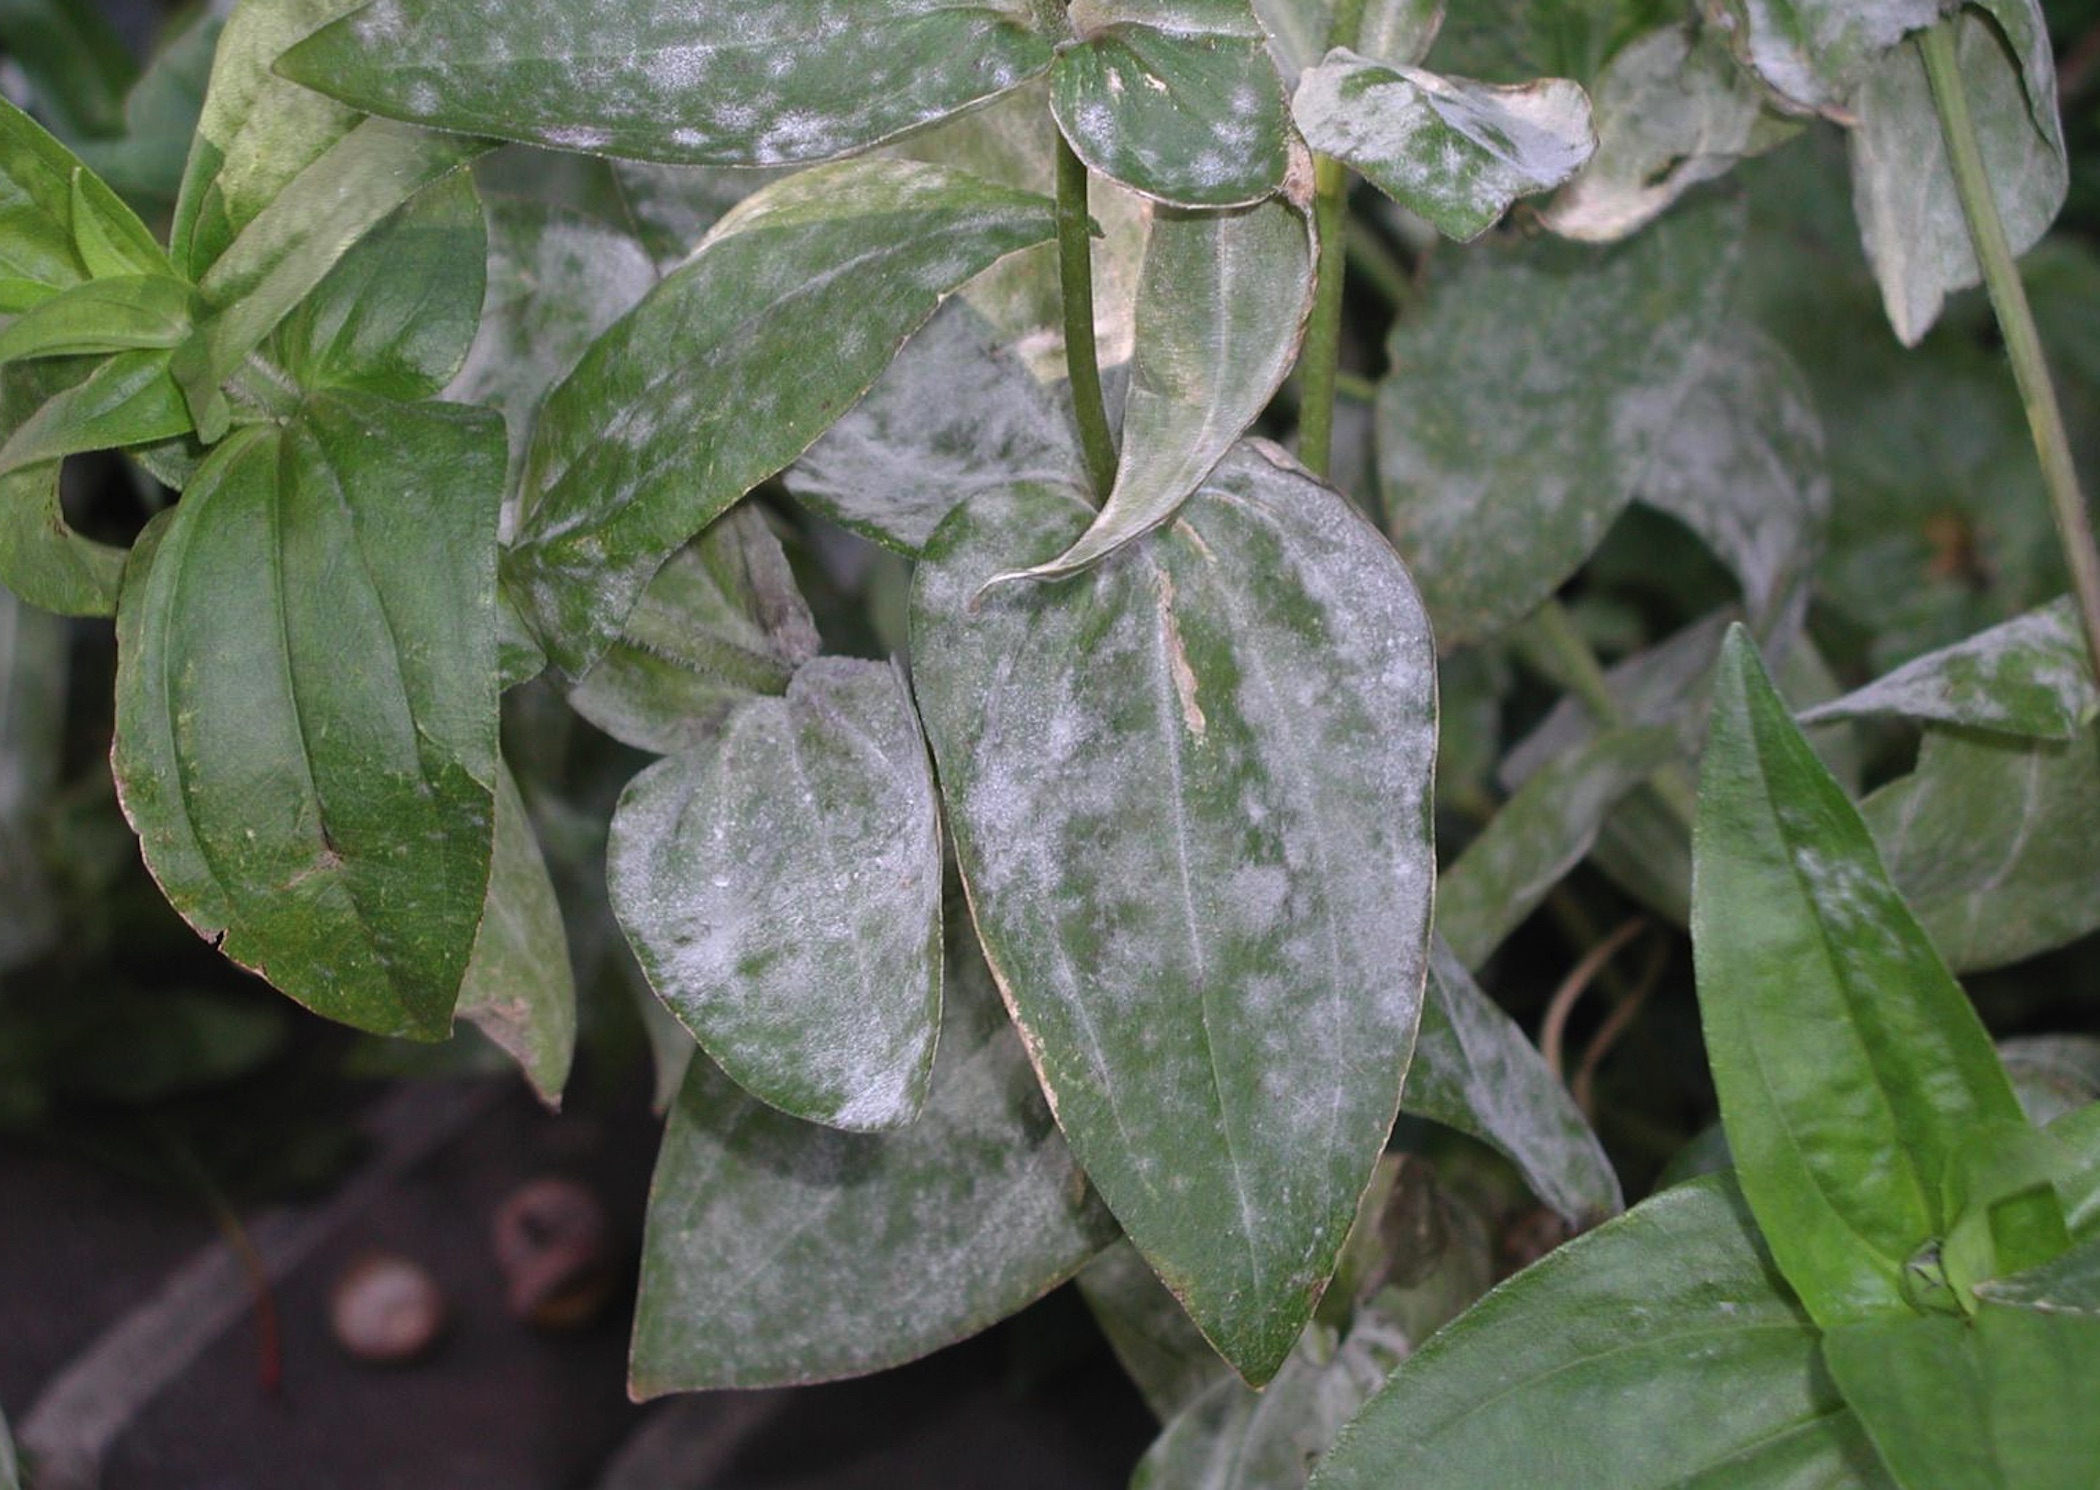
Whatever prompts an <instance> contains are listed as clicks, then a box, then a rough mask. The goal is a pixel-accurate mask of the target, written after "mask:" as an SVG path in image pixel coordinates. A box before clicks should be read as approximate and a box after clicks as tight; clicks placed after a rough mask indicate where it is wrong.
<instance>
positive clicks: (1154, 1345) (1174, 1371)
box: [1072, 1241, 1233, 1423]
mask: <svg viewBox="0 0 2100 1490" xmlns="http://www.w3.org/2000/svg"><path fill="white" fill-rule="evenodd" d="M1072 1281H1073V1283H1074V1284H1076V1285H1077V1286H1078V1288H1079V1294H1080V1297H1081V1298H1083V1299H1085V1300H1086V1306H1087V1309H1088V1310H1089V1311H1090V1312H1091V1313H1092V1314H1093V1316H1094V1322H1095V1323H1096V1324H1098V1325H1099V1326H1100V1327H1101V1333H1102V1334H1103V1335H1104V1336H1106V1337H1107V1339H1108V1343H1109V1347H1110V1349H1112V1350H1113V1351H1115V1354H1116V1363H1117V1364H1118V1365H1120V1366H1121V1367H1122V1368H1123V1371H1124V1374H1125V1375H1127V1376H1128V1377H1129V1378H1130V1380H1131V1384H1132V1385H1133V1386H1135V1387H1136V1388H1137V1389H1138V1391H1139V1393H1140V1394H1142V1395H1143V1397H1144V1399H1145V1405H1146V1406H1147V1407H1149V1408H1151V1409H1152V1415H1153V1416H1154V1417H1156V1418H1158V1419H1159V1420H1160V1421H1161V1422H1162V1423H1164V1422H1166V1421H1167V1420H1168V1419H1169V1418H1172V1417H1173V1416H1174V1415H1175V1414H1177V1413H1179V1412H1180V1411H1181V1410H1182V1409H1183V1408H1185V1407H1187V1406H1188V1405H1189V1404H1190V1403H1192V1402H1194V1401H1195V1400H1196V1399H1197V1398H1199V1397H1201V1396H1202V1395H1203V1394H1204V1393H1206V1392H1207V1391H1209V1390H1210V1388H1212V1387H1213V1386H1215V1385H1217V1384H1218V1383H1219V1382H1221V1381H1229V1380H1231V1379H1233V1377H1232V1368H1231V1367H1230V1366H1228V1365H1226V1364H1225V1362H1224V1361H1222V1360H1220V1359H1219V1357H1218V1353H1217V1352H1216V1351H1215V1350H1212V1349H1211V1348H1210V1342H1209V1341H1208V1340H1206V1339H1204V1338H1203V1332H1202V1331H1201V1330H1199V1329H1197V1328H1196V1327H1195V1326H1194V1325H1193V1324H1191V1323H1189V1317H1188V1315H1187V1314H1186V1313H1185V1312H1183V1310H1182V1307H1181V1305H1180V1304H1178V1303H1176V1302H1175V1300H1174V1295H1173V1294H1171V1293H1169V1292H1167V1286H1166V1285H1165V1284H1164V1283H1162V1282H1160V1281H1159V1275H1158V1274H1157V1273H1155V1272H1153V1271H1152V1266H1151V1264H1150V1263H1148V1262H1146V1261H1145V1255H1144V1253H1142V1252H1140V1251H1138V1249H1137V1248H1135V1247H1133V1246H1131V1245H1130V1243H1129V1242H1128V1241H1120V1242H1117V1243H1116V1244H1115V1245H1114V1246H1112V1247H1109V1248H1107V1249H1106V1250H1105V1251H1103V1252H1102V1253H1101V1255H1100V1256H1098V1257H1096V1258H1095V1259H1094V1260H1093V1261H1092V1262H1090V1263H1088V1264H1087V1265H1086V1266H1085V1267H1083V1268H1081V1269H1080V1270H1079V1272H1078V1274H1077V1276H1075V1277H1074V1278H1073V1280H1072Z"/></svg>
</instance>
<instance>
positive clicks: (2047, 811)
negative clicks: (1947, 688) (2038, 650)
mask: <svg viewBox="0 0 2100 1490" xmlns="http://www.w3.org/2000/svg"><path fill="white" fill-rule="evenodd" d="M1860 810H1861V812H1862V813H1863V814H1864V816H1865V817H1866V820H1867V826H1868V827H1869V828H1870V829H1871V830H1872V831H1873V834H1874V838H1875V841H1876V843H1878V844H1879V845H1880V849H1881V853H1882V857H1883V859H1884V861H1885V862H1886V863H1887V865H1888V869H1889V877H1890V878H1891V879H1893V880H1894V881H1895V882H1896V885H1897V887H1898V888H1899V889H1901V890H1902V891H1903V896H1904V899H1905V900H1906V901H1908V902H1909V903H1910V905H1911V907H1912V909H1913V910H1915V911H1916V913H1917V916H1918V919H1919V920H1920V921H1921V922H1923V923H1924V925H1925V929H1926V931H1927V932H1928V933H1929V934H1930V935H1931V937H1932V941H1933V945H1934V946H1936V947H1938V948H1939V950H1940V954H1941V955H1942V956H1944V957H1945V958H1946V959H1947V961H1948V962H1949V963H1950V964H1951V965H1952V966H1954V967H1956V968H1959V969H1962V970H1964V971H1974V970H1976V969H1980V968H1988V967H1998V966H2001V965H2003V964H2005V963H2009V962H2017V961H2019V960H2020V959H2021V958H2024V957H2031V956H2033V955H2034V954H2036V953H2037V952H2045V951H2048V950H2049V949H2050V948H2052V947H2060V946H2062V945H2064V944H2065V943H2067V942H2069V941H2072V940H2074V939H2075V938H2077V937H2080V936H2083V935H2085V933H2087V932H2088V931H2091V930H2092V929H2093V928H2095V927H2096V926H2100V881H2096V878H2095V876H2094V875H2093V874H2092V873H2091V869H2092V854H2091V846H2092V844H2093V843H2095V842H2096V841H2100V733H2096V732H2095V731H2094V730H2093V729H2091V728H2088V729H2087V730H2086V731H2085V732H2084V733H2083V734H2081V735H2079V736H2078V737H2077V738H2076V739H2074V740H2068V741H2064V742H2062V743H2058V742H2054V741H2046V740H2013V739H2007V738H2005V737H2003V736H1993V735H1987V734H1980V733H1972V732H1969V731H1966V730H1959V729H1928V730H1927V731H1926V732H1925V742H1924V744H1923V746H1922V747H1921V748H1920V749H1919V752H1918V764H1917V768H1916V769H1915V770H1914V771H1912V772H1911V774H1910V775H1908V776H1905V777H1903V778H1901V779H1900V780H1897V781H1893V782H1891V783H1889V784H1888V785H1887V786H1885V787H1883V788H1882V789H1881V790H1879V791H1877V792H1875V793H1874V794H1873V795H1872V796H1871V797H1868V798H1867V800H1866V801H1865V802H1864V803H1862V804H1861V807H1860Z"/></svg>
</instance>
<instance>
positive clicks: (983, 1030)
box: [628, 905, 1116, 1398]
mask: <svg viewBox="0 0 2100 1490" xmlns="http://www.w3.org/2000/svg"><path fill="white" fill-rule="evenodd" d="M946 920H947V926H948V937H947V943H948V972H947V979H946V986H947V997H946V998H945V999H944V1000H943V1009H942V1016H941V1036H940V1059H939V1061H938V1063H937V1064H936V1066H935V1069H934V1073H933V1085H932V1088H931V1089H930V1090H929V1092H928V1094H927V1099H926V1106H925V1109H924V1110H923V1111H922V1112H921V1113H920V1115H919V1120H918V1121H917V1122H915V1123H913V1124H912V1125H911V1126H910V1127H908V1128H902V1129H899V1130H897V1131H896V1132H893V1133H846V1132H841V1131H839V1130H838V1129H833V1128H820V1127H817V1126H815V1125H814V1124H810V1123H804V1122H801V1121H798V1120H797V1119H795V1118H791V1117H788V1116H786V1115H785V1114H783V1113H780V1112H776V1111H774V1110H773V1109H772V1108H769V1107H767V1106H765V1105H764V1104H762V1103H760V1102H759V1101H758V1100H757V1099H756V1098H754V1097H750V1096H747V1095H746V1094H745V1093H744V1092H743V1091H741V1090H740V1089H739V1088H738V1087H737V1086H735V1085H734V1084H733V1083H732V1082H731V1081H730V1080H729V1079H728V1078H727V1077H725V1076H724V1075H722V1073H721V1072H720V1071H718V1070H716V1069H715V1068H714V1066H713V1065H711V1064H710V1063H709V1062H708V1061H707V1060H706V1059H705V1058H704V1057H703V1058H701V1059H699V1060H695V1061H694V1062H693V1064H692V1067H691V1070H690V1071H689V1073H688V1074H687V1076H686V1080H685V1086H684V1088H683V1089H682V1090H681V1091H680V1093H679V1096H678V1103H677V1105H676V1106H675V1107H674V1108H673V1109H672V1112H671V1121H670V1126H669V1127H668V1128H667V1129H666V1130H665V1133H664V1142H663V1147H662V1149H661V1150H660V1151H659V1153H658V1155H657V1160H656V1178H655V1180H654V1182H653V1183H652V1185H651V1187H650V1197H649V1221H648V1228H647V1230H646V1232H645V1233H644V1235H643V1239H642V1282H641V1297H640V1298H639V1299H638V1300H637V1302H636V1304H635V1323H634V1347H633V1354H632V1356H631V1358H630V1365H629V1370H628V1381H629V1390H630V1391H632V1392H633V1394H634V1395H635V1396H637V1397H641V1398H647V1397H654V1396H658V1395H660V1394H662V1393H664V1392H673V1391H688V1390H693V1389H697V1388H704V1387H705V1388H712V1387H730V1386H738V1387H751V1386H770V1385H784V1384H790V1383H798V1382H808V1381H822V1380H827V1379H830V1378H833V1377H839V1376H851V1375H856V1374H859V1373H861V1372H866V1371H878V1370H881V1369H883V1368H884V1367H888V1366H894V1365H899V1364H901V1363H902V1362H904V1361H907V1360H911V1359H913V1358H915V1357H917V1356H921V1355H924V1354H926V1353H927V1352H929V1351H932V1350H937V1349H939V1348H940V1347H941V1346H943V1345H948V1344H952V1343H953V1342H954V1341H956V1340H960V1339H963V1338H964V1337H966V1336H968V1335H972V1334H975V1333H976V1332H977V1331H979V1330H981V1329H983V1328H985V1327H986V1326H987V1325H990V1324H992V1323H994V1322H995V1321H997V1320H999V1319H1003V1318H1004V1317H1005V1316H1007V1315H1009V1314H1012V1313H1013V1312H1015V1311H1016V1310H1018V1309H1020V1308H1021V1307H1022V1306H1024V1305H1026V1304H1029V1303H1032V1302H1034V1300H1035V1299H1037V1298H1038V1297H1040V1296H1041V1295H1042V1294H1044V1293H1047V1292H1048V1291H1049V1290H1050V1289H1051V1288H1053V1287H1055V1286H1056V1285H1057V1284H1059V1283H1061V1282H1063V1281H1064V1280H1065V1279H1066V1278H1068V1277H1070V1276H1071V1274H1072V1273H1073V1272H1074V1271H1076V1270H1077V1269H1078V1268H1079V1266H1080V1265H1081V1264H1082V1263H1084V1262H1085V1261H1086V1260H1087V1259H1088V1258H1089V1257H1091V1256H1093V1255H1094V1253H1096V1252H1098V1251H1099V1250H1100V1249H1101V1248H1102V1247H1104V1246H1106V1245H1108V1243H1109V1242H1111V1241H1113V1240H1114V1238H1115V1234H1116V1233H1115V1222H1114V1221H1113V1220H1111V1219H1110V1218H1109V1215H1108V1213H1107V1212H1106V1211H1105V1210H1104V1209H1103V1208H1102V1206H1101V1204H1100V1202H1099V1201H1097V1200H1096V1199H1095V1198H1094V1197H1093V1195H1092V1193H1091V1192H1090V1191H1089V1190H1088V1189H1087V1185H1086V1177H1085V1176H1084V1175H1082V1174H1081V1173H1080V1171H1079V1168H1078V1166H1077V1165H1076V1164H1074V1163H1073V1161H1072V1156H1071V1154H1070V1153H1069V1152H1068V1151H1067V1150H1066V1148H1065V1145H1064V1141H1063V1140H1062V1139H1061V1138H1060V1137H1059V1136H1058V1133H1057V1126H1056V1124H1055V1122H1054V1121H1053V1120H1052V1118H1051V1116H1050V1111H1049V1109H1048V1108H1047V1107H1046V1106H1045V1105H1044V1103H1043V1097H1042V1093H1041V1092H1040V1091H1039V1090H1038V1089H1037V1087H1036V1083H1035V1076H1034V1073H1033V1072H1031V1071H1030V1070H1029V1067H1028V1058H1027V1056H1026V1055H1025V1054H1024V1053H1023V1051H1022V1048H1021V1042H1020V1040H1019V1039H1017V1038H1016V1037H1015V1035H1014V1031H1013V1027H1012V1026H1011V1025H1010V1024H1009V1023H1008V1022H1007V1019H1006V1014H1005V1011H1004V1010H1003V1009H1002V1008H1001V1007H1000V1004H999V999H998V995H997V994H996V993H995V992H994V990H993V988H992V981H991V977H990V975H989V974H988V973H987V972H986V970H985V966H984V960H983V958H982V956H980V955H979V953H978V951H977V947H976V941H975V938H974V937H972V935H971V933H970V929H969V917H968V915H967V914H966V913H964V911H963V909H962V907H961V906H960V905H956V906H954V907H952V909H951V911H950V913H949V915H948V916H947V918H946Z"/></svg>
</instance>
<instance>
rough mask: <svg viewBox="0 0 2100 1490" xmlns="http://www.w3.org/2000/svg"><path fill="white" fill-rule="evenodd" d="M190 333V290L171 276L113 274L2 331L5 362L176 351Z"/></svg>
mask: <svg viewBox="0 0 2100 1490" xmlns="http://www.w3.org/2000/svg"><path fill="white" fill-rule="evenodd" d="M189 331H190V287H189V286H188V285H186V284H184V283H183V282H182V281H181V280H179V279H176V278H174V277H173V276H172V275H168V274H150V275H149V274H125V275H111V276H109V277H108V278H105V279H91V280H88V281H87V282H86V283H84V284H77V285H74V286H72V287H71V288H69V289H64V290H60V291H59V292H58V293H57V294H55V295H53V296H52V297H51V298H50V299H48V300H44V301H40V302H39V303H37V304H36V305H33V306H31V307H30V308H29V309H28V310H26V311H24V312H22V314H20V315H18V316H16V317H15V318H14V319H13V320H12V321H10V322H8V324H7V328H6V329H5V330H0V362H13V361H21V360H26V359H28V358H32V357H67V356H74V355H78V354H82V353H93V352H123V351H136V350H139V349H141V348H149V347H162V348H166V347H173V346H177V345H179V344H180V343H181V342H182V339H183V338H184V337H185V336H187V335H189Z"/></svg>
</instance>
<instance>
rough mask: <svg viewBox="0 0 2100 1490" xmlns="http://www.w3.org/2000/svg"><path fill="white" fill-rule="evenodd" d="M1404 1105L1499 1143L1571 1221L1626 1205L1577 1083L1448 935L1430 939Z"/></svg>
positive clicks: (1579, 1222)
mask: <svg viewBox="0 0 2100 1490" xmlns="http://www.w3.org/2000/svg"><path fill="white" fill-rule="evenodd" d="M1400 1110H1401V1111H1402V1112H1407V1113H1412V1114H1413V1115H1414V1116H1416V1117H1424V1118H1429V1119H1430V1120H1432V1121H1433V1122H1439V1123H1442V1124H1443V1125H1444V1126H1445V1127H1447V1128H1456V1129H1457V1130H1458V1131H1459V1132H1461V1133H1466V1134H1470V1135H1471V1136H1472V1137H1474V1138H1477V1139H1479V1140H1480V1141H1481V1142H1483V1143H1485V1144H1488V1145H1489V1146H1490V1147H1492V1148H1494V1149H1495V1150H1496V1151H1497V1152H1499V1153H1500V1154H1502V1155H1503V1156H1504V1157H1505V1158H1507V1159H1508V1160H1509V1161H1510V1162H1511V1163H1512V1164H1514V1165H1516V1167H1517V1172H1518V1173H1519V1174H1521V1175H1523V1176H1524V1183H1525V1184H1527V1185H1529V1186H1530V1187H1531V1190H1532V1193H1533V1194H1534V1195H1536V1196H1538V1198H1539V1199H1540V1200H1543V1201H1544V1202H1545V1203H1546V1204H1547V1205H1549V1206H1551V1207H1553V1209H1554V1210H1555V1211H1557V1212H1559V1213H1560V1214H1561V1215H1562V1216H1563V1217H1565V1218H1566V1219H1567V1221H1568V1223H1569V1224H1570V1225H1571V1226H1575V1227H1578V1228H1580V1227H1587V1226H1592V1225H1595V1224H1596V1223H1597V1222H1599V1221H1602V1220H1603V1219H1604V1218H1606V1217H1607V1216H1614V1215H1617V1214H1618V1213H1619V1212H1620V1211H1621V1210H1622V1209H1624V1207H1625V1204H1626V1202H1625V1200H1624V1198H1623V1197H1622V1195H1621V1194H1620V1191H1619V1177H1618V1175H1617V1174H1615V1173H1614V1172H1613V1170H1612V1167H1611V1160H1610V1159H1608V1158H1606V1157H1605V1153H1604V1146H1603V1145H1602V1144H1600V1143H1599V1142H1598V1141H1597V1135H1596V1134H1595V1133H1593V1132H1591V1131H1590V1125H1589V1124H1588V1123H1587V1122H1586V1121H1584V1119H1583V1116H1582V1112H1581V1109H1579V1108H1577V1107H1576V1105H1575V1102H1574V1099H1573V1098H1571V1097H1570V1096H1569V1095H1568V1089H1567V1088H1566V1087H1565V1086H1563V1085H1562V1084H1561V1080H1560V1078H1559V1077H1558V1076H1555V1075H1554V1074H1553V1072H1552V1071H1551V1070H1550V1069H1549V1068H1548V1067H1547V1065H1546V1062H1545V1060H1544V1058H1543V1057H1541V1056H1540V1055H1539V1053H1538V1049H1537V1047H1535V1046H1534V1045H1533V1044H1532V1043H1531V1041H1530V1040H1528V1039H1526V1038H1525V1036H1524V1032H1523V1031H1522V1030H1520V1029H1519V1028H1517V1025H1516V1022H1515V1021H1514V1020H1512V1019H1511V1018H1510V1017H1509V1016H1508V1015H1507V1014H1504V1013H1503V1012H1502V1011H1501V1010H1500V1009H1499V1008H1497V1007H1496V1006H1495V1004H1494V1002H1493V1001H1492V1000H1490V999H1489V998H1488V996H1487V995H1486V994H1485V993H1483V992H1481V990H1480V987H1479V985H1477V984H1476V983H1474V981H1473V979H1472V976H1471V975H1470V974H1469V973H1467V971H1466V969H1465V965H1464V964H1463V963H1461V962H1460V961H1459V960H1458V958H1457V956H1456V955H1454V954H1453V952H1452V950H1451V949H1450V948H1449V947H1448V946H1446V945H1445V944H1444V943H1443V941H1442V940H1441V939H1438V940H1436V941H1434V942H1432V943H1431V944H1430V953H1429V985H1428V993H1427V995H1426V997H1425V998H1424V1001H1423V1004H1422V1030H1421V1034H1420V1036H1419V1037H1418V1038H1417V1039H1416V1041H1415V1058H1414V1063H1413V1064H1412V1065H1411V1066H1410V1067H1409V1068H1408V1073H1407V1086H1406V1087H1405V1088H1404V1089H1403V1090H1402V1092H1401V1094H1400Z"/></svg>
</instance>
